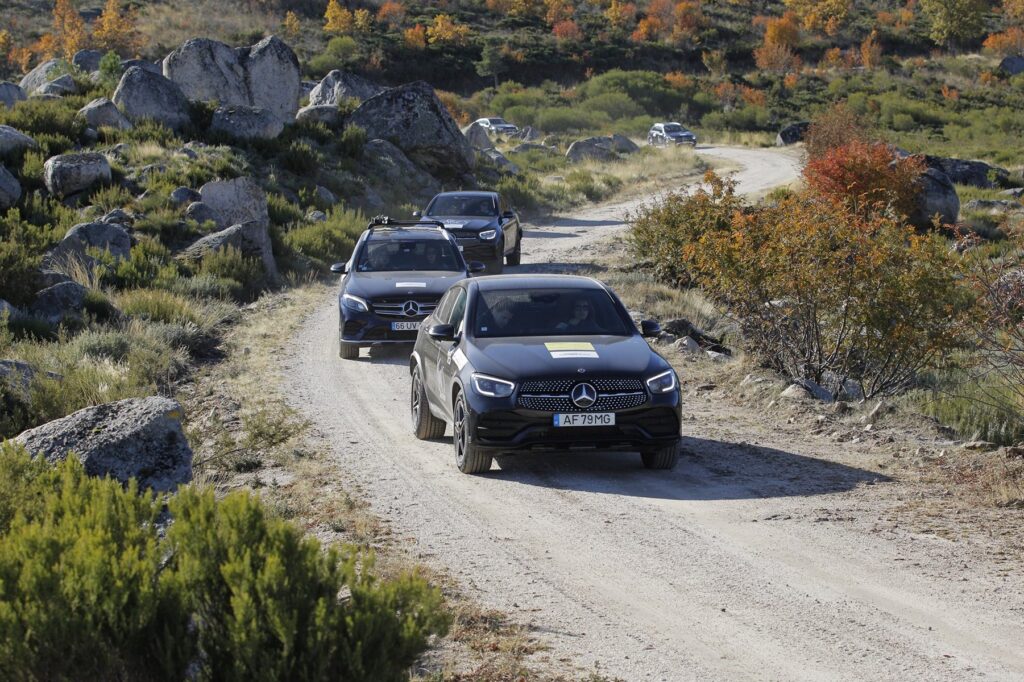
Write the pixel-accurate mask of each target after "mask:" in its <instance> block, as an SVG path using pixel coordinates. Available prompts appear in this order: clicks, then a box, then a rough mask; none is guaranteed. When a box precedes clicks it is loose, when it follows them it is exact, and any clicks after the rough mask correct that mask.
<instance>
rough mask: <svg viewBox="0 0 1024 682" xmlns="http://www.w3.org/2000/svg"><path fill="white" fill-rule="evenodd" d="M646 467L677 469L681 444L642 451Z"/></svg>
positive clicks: (641, 455)
mask: <svg viewBox="0 0 1024 682" xmlns="http://www.w3.org/2000/svg"><path fill="white" fill-rule="evenodd" d="M640 458H641V459H642V460H643V462H644V468H646V469H675V467H676V462H678V461H679V445H678V444H676V445H670V446H669V447H667V448H662V449H660V450H652V451H650V452H642V453H640Z"/></svg>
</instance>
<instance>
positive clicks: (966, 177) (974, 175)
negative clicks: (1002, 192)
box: [924, 155, 1010, 189]
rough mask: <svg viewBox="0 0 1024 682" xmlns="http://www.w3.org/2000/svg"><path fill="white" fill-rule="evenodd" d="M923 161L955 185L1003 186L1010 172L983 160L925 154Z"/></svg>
mask: <svg viewBox="0 0 1024 682" xmlns="http://www.w3.org/2000/svg"><path fill="white" fill-rule="evenodd" d="M924 162H925V164H926V165H927V166H928V167H929V168H934V169H936V170H939V171H942V172H943V173H945V174H946V176H947V177H949V179H950V180H951V181H952V182H953V183H955V184H957V185H971V186H972V187H981V188H983V189H989V188H992V187H1003V186H1005V183H1006V182H1007V181H1008V180H1009V177H1010V172H1009V171H1008V170H1006V169H1005V168H1000V167H998V166H991V165H989V164H987V163H985V162H984V161H972V160H966V159H951V158H947V157H944V156H931V155H926V156H925V157H924Z"/></svg>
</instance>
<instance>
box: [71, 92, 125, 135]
mask: <svg viewBox="0 0 1024 682" xmlns="http://www.w3.org/2000/svg"><path fill="white" fill-rule="evenodd" d="M78 115H79V116H81V117H82V118H84V119H85V122H86V124H88V125H89V127H90V128H116V129H118V130H129V129H130V128H131V127H132V122H131V121H129V120H128V119H127V118H125V115H124V114H122V113H121V111H120V110H119V109H118V108H117V105H116V104H114V103H113V102H111V101H110V100H109V99H107V98H106V97H100V98H98V99H94V100H93V101H91V102H89V103H88V104H86V105H85V106H84V107H82V108H81V109H79V110H78Z"/></svg>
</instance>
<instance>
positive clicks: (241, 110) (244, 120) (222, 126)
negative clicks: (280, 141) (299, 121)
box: [210, 104, 284, 140]
mask: <svg viewBox="0 0 1024 682" xmlns="http://www.w3.org/2000/svg"><path fill="white" fill-rule="evenodd" d="M283 130H284V123H283V122H282V121H281V119H279V118H278V117H277V116H275V115H274V114H273V113H271V111H270V110H269V109H260V108H259V107H250V106H247V105H244V104H236V105H233V106H229V107H217V109H216V111H214V112H213V120H212V122H211V123H210V132H211V133H218V134H220V135H225V136H227V137H230V138H233V139H236V140H272V139H274V138H275V137H277V136H278V135H280V134H281V132H282V131H283Z"/></svg>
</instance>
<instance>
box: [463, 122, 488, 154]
mask: <svg viewBox="0 0 1024 682" xmlns="http://www.w3.org/2000/svg"><path fill="white" fill-rule="evenodd" d="M462 134H463V135H465V136H466V141H467V142H469V145H470V146H471V147H473V149H476V150H479V151H483V150H484V149H493V148H494V143H493V142H491V136H490V135H488V134H487V128H484V127H483V126H482V125H480V124H479V123H477V122H476V121H473V122H472V123H470V124H469V125H468V126H466V127H465V128H463V129H462Z"/></svg>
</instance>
